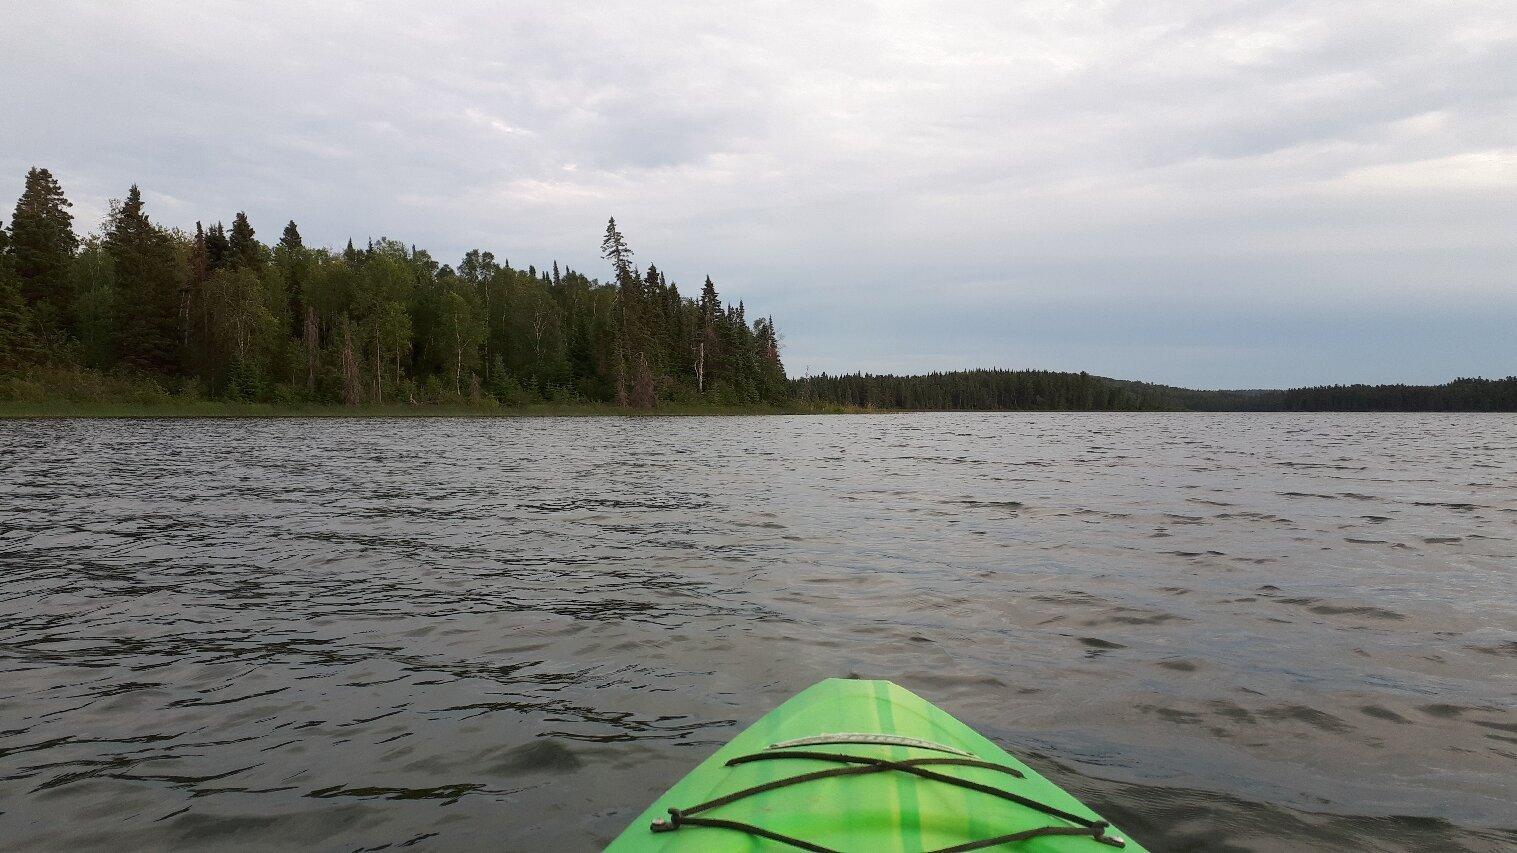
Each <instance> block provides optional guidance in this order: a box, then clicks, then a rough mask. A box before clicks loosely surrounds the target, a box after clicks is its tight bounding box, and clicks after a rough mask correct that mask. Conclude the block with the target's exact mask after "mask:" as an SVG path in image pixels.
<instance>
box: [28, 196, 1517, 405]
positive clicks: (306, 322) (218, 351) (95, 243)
mask: <svg viewBox="0 0 1517 853" xmlns="http://www.w3.org/2000/svg"><path fill="white" fill-rule="evenodd" d="M70 207H71V205H70V203H69V201H68V199H67V198H66V197H65V195H64V192H63V189H62V187H61V186H59V184H58V182H57V180H56V179H55V178H54V177H53V176H52V174H51V173H49V172H48V170H46V169H41V168H33V169H32V170H31V171H29V172H28V173H27V176H26V185H25V189H24V190H23V192H22V195H21V198H20V199H19V200H18V201H17V203H16V206H15V210H14V213H13V215H12V216H11V220H10V222H9V223H5V222H4V221H0V414H28V413H43V414H46V413H50V412H58V413H63V414H70V413H81V414H88V413H91V412H95V411H100V412H106V413H123V414H131V413H136V412H142V413H149V414H151V413H154V412H164V413H197V412H204V413H216V412H228V413H237V412H241V411H254V410H256V411H260V412H271V413H277V412H279V411H291V412H303V411H312V412H317V411H334V412H342V411H353V410H360V411H375V412H384V413H397V412H405V411H411V410H415V411H429V410H448V411H489V410H492V409H499V408H501V407H508V408H510V409H512V410H517V409H523V408H527V409H531V408H536V409H539V410H546V411H559V410H562V411H585V412H605V411H617V410H633V409H636V410H661V411H681V412H683V411H737V410H741V411H779V410H790V411H856V410H886V411H889V410H963V411H1002V410H1005V411H1012V410H1108V411H1109V410H1133V411H1166V410H1170V411H1172V410H1196V411H1361V410H1362V411H1517V377H1508V378H1506V379H1497V380H1485V379H1458V380H1455V381H1453V382H1450V383H1447V384H1444V385H1436V386H1412V385H1376V386H1367V385H1348V386H1329V387H1320V388H1297V389H1291V390H1283V391H1274V390H1269V391H1196V390H1189V389H1184V388H1175V387H1170V386H1164V385H1153V384H1148V383H1143V382H1132V381H1126V380H1117V379H1107V378H1103V377H1097V376H1090V375H1088V374H1085V373H1058V372H1051V371H1038V370H1016V371H1014V370H967V371H958V372H950V373H934V374H930V375H925V376H889V375H870V374H853V375H837V376H833V375H826V374H823V375H820V376H810V377H805V378H799V379H788V380H787V378H786V375H785V369H784V366H783V364H782V363H781V359H780V345H779V335H778V333H777V331H776V329H775V325H774V321H773V319H772V318H769V317H759V318H756V319H754V320H752V321H749V320H748V318H747V316H746V314H747V312H746V309H745V307H744V305H743V303H742V302H738V303H737V305H736V306H733V305H731V304H727V303H725V302H723V301H722V299H721V298H720V297H719V296H718V294H717V291H716V287H715V285H714V284H713V283H712V281H711V279H710V277H707V278H706V279H705V281H704V283H703V286H702V288H701V290H700V292H699V293H698V294H696V295H694V296H693V297H687V296H684V295H682V294H681V292H680V290H679V287H678V285H677V284H676V283H675V282H672V281H669V280H668V279H667V278H666V277H665V275H664V274H663V273H662V272H661V271H660V270H659V269H658V268H657V266H656V265H654V264H652V263H650V264H648V266H647V269H646V270H643V269H641V268H640V267H639V266H638V265H637V264H636V263H635V262H634V260H633V253H632V250H631V249H630V248H629V247H628V245H627V241H626V239H625V237H624V236H623V235H622V234H621V232H620V230H619V229H618V228H617V225H616V220H615V219H611V220H610V221H609V222H608V223H607V226H606V230H605V234H604V238H603V240H602V243H601V255H602V257H604V258H605V259H606V260H607V261H608V262H609V273H610V277H609V280H607V281H604V282H603V281H601V280H599V279H598V278H594V277H590V276H587V275H585V274H584V273H582V272H579V271H576V270H572V269H568V268H567V267H564V268H560V266H559V264H558V263H557V262H556V261H554V262H552V263H551V266H550V267H549V268H544V269H541V270H539V269H538V268H536V267H535V266H531V265H529V266H528V267H527V268H526V269H517V268H513V267H512V266H511V264H510V262H509V261H507V260H506V259H504V258H501V259H499V260H497V258H496V256H495V255H493V254H492V253H491V252H488V251H481V250H477V249H476V250H472V251H469V252H468V253H466V254H465V255H464V257H463V258H462V259H461V260H460V261H459V262H458V265H457V266H456V267H454V266H450V265H447V264H443V263H440V262H438V261H437V260H435V259H433V258H432V256H431V255H429V254H428V253H427V252H426V251H425V250H423V249H418V248H416V247H415V246H411V245H408V244H406V243H402V242H399V241H396V240H391V239H378V240H368V239H366V240H365V243H364V245H363V246H362V247H361V248H360V247H358V246H355V245H354V243H353V241H352V240H349V241H348V244H347V246H346V247H345V248H344V249H342V250H341V251H335V250H331V249H323V248H316V247H310V246H307V245H306V244H305V241H304V239H303V238H302V237H301V234H300V229H299V226H297V225H296V223H295V222H294V221H291V222H289V223H288V224H286V225H285V226H284V227H283V229H282V231H281V233H280V236H279V239H278V240H277V241H275V242H273V243H272V244H266V243H264V242H262V241H260V240H259V239H258V236H257V232H255V230H254V227H253V224H252V223H251V222H250V221H249V220H248V218H247V216H246V215H245V214H243V213H237V214H236V215H235V216H233V217H232V222H231V226H230V227H226V226H224V225H223V223H221V222H214V223H211V224H209V225H206V224H203V223H196V225H195V230H194V232H193V233H189V232H185V231H182V230H179V229H176V228H167V227H164V226H163V225H160V224H157V223H155V222H154V221H153V220H152V219H150V218H149V214H148V211H147V209H146V207H145V205H144V203H143V198H142V194H141V192H140V191H139V190H138V188H137V187H136V186H133V187H131V189H130V190H128V192H127V194H126V198H125V200H123V201H119V202H113V203H112V204H111V209H110V213H109V215H108V216H107V217H106V220H105V222H103V223H102V224H101V225H100V227H99V229H98V230H97V231H95V232H93V233H89V234H85V235H84V236H82V237H81V236H80V235H79V234H78V233H77V232H76V230H75V227H74V221H73V216H72V214H71V213H70V212H69V208H70ZM218 407H219V408H218Z"/></svg>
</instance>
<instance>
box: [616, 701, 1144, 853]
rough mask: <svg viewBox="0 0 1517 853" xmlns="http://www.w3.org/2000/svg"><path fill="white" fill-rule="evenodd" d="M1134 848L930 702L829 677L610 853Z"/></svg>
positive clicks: (752, 729)
mask: <svg viewBox="0 0 1517 853" xmlns="http://www.w3.org/2000/svg"><path fill="white" fill-rule="evenodd" d="M1118 848H1122V849H1125V850H1128V851H1142V850H1143V848H1142V847H1141V846H1140V845H1138V844H1136V843H1134V842H1132V841H1131V840H1129V839H1127V837H1126V835H1124V834H1123V833H1120V832H1118V831H1117V829H1116V828H1115V827H1113V826H1111V825H1110V824H1108V823H1106V821H1104V820H1102V819H1101V816H1100V815H1098V814H1096V813H1095V812H1093V811H1091V810H1090V809H1089V808H1086V807H1085V805H1084V804H1083V803H1081V802H1080V801H1079V800H1076V799H1075V798H1074V797H1072V796H1070V795H1069V794H1067V793H1065V792H1064V791H1063V790H1061V789H1060V788H1059V787H1058V786H1056V785H1054V784H1053V783H1052V782H1049V781H1048V780H1047V779H1044V778H1043V777H1042V776H1039V775H1038V774H1037V773H1036V772H1034V771H1033V770H1032V769H1031V768H1029V767H1028V766H1027V765H1025V764H1023V763H1022V762H1020V761H1018V760H1017V759H1015V758H1013V757H1012V756H1011V755H1010V754H1008V753H1007V752H1006V751H1005V750H1003V749H1001V748H1000V747H998V746H996V745H995V744H993V743H991V742H990V741H989V740H987V739H986V738H985V737H983V736H982V735H980V734H979V733H977V732H975V731H974V730H973V729H971V728H969V727H968V726H966V725H964V724H963V723H961V722H959V721H958V720H956V719H954V718H953V717H952V716H950V715H948V714H947V713H945V712H944V711H942V710H940V709H938V708H937V707H935V706H933V705H932V703H930V702H928V701H927V700H925V699H923V698H921V697H920V696H917V695H916V694H915V693H912V692H911V691H909V690H907V689H905V688H903V687H899V686H897V685H895V684H892V683H891V682H889V681H861V680H852V679H839V678H829V679H827V680H826V681H823V682H821V683H819V684H815V685H813V686H811V687H810V688H808V689H806V690H804V691H802V692H801V693H799V694H797V695H796V696H795V697H793V698H792V699H790V701H788V702H786V703H785V704H783V705H781V706H780V707H778V708H776V709H775V710H773V711H771V712H770V713H768V714H766V715H765V716H764V717H762V718H761V719H759V721H758V722H756V723H754V724H753V725H751V726H749V727H748V728H747V729H745V730H744V731H743V732H742V733H741V734H739V735H738V736H737V737H735V738H733V739H732V740H731V741H729V742H728V743H727V745H726V746H723V747H722V748H721V749H719V750H717V751H716V754H715V755H712V756H711V757H710V758H708V759H706V760H705V761H704V762H702V763H701V765H700V766H699V767H697V768H695V769H694V770H692V771H691V772H690V773H689V774H688V775H686V776H685V778H683V779H681V780H680V781H679V782H678V783H676V784H675V785H674V787H672V788H670V789H669V790H668V791H667V792H666V793H665V794H664V795H663V796H661V797H659V798H658V799H657V800H656V801H655V802H654V803H653V805H651V806H649V807H648V809H647V811H645V812H643V813H642V814H641V815H639V816H638V818H637V819H636V820H634V821H633V822H632V825H631V826H629V827H627V829H626V831H625V832H623V833H622V834H621V835H620V836H618V837H617V838H616V840H614V841H612V842H611V846H610V847H609V848H607V849H608V851H611V853H633V851H638V853H641V852H642V851H668V853H675V851H711V853H723V852H724V851H733V853H739V851H741V853H767V851H774V852H775V853H779V852H780V851H784V850H796V849H800V850H812V851H845V853H855V851H857V852H858V853H895V852H896V851H899V853H920V852H921V851H939V853H958V851H969V850H1006V851H1025V853H1080V851H1085V853H1100V851H1102V850H1106V851H1111V850H1114V849H1118Z"/></svg>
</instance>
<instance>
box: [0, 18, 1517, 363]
mask: <svg viewBox="0 0 1517 853" xmlns="http://www.w3.org/2000/svg"><path fill="white" fill-rule="evenodd" d="M6 19H7V23H6V26H5V27H4V28H0V79H3V80H4V81H6V82H5V84H4V85H3V86H0V116H3V120H0V198H3V197H13V196H14V194H15V193H16V192H19V189H20V185H21V178H22V176H23V174H24V172H25V169H26V167H27V166H29V165H32V164H33V163H37V164H45V165H48V166H49V167H51V168H53V169H54V171H55V172H56V173H58V174H59V175H60V177H61V179H62V180H63V182H64V185H65V188H66V189H67V190H68V191H69V193H70V195H71V197H72V198H74V199H75V201H76V213H78V214H79V215H80V219H81V222H82V224H85V225H93V222H94V221H95V220H97V219H98V217H99V215H100V214H101V213H103V211H104V205H105V200H106V199H107V198H110V197H112V196H118V197H119V196H120V195H122V194H123V193H124V192H125V189H126V186H127V185H128V184H130V183H132V182H138V183H140V184H142V186H143V187H144V189H145V190H149V191H150V194H149V196H148V197H149V199H150V201H151V200H161V201H162V204H161V205H158V204H156V203H155V209H156V211H157V214H158V215H159V216H160V217H161V218H163V219H164V220H165V221H170V222H171V223H172V224H177V225H182V226H190V225H192V224H193V221H194V220H195V219H229V218H230V216H231V215H232V213H234V212H235V211H237V210H239V209H246V210H248V212H249V214H250V215H251V216H252V218H253V222H254V224H255V226H256V227H258V228H259V231H260V234H261V235H263V236H266V237H267V236H272V235H274V234H277V232H278V228H279V226H280V225H281V224H282V223H283V222H284V221H285V220H287V219H290V218H294V219H296V220H297V221H299V222H300V223H301V226H302V229H303V231H304V232H305V233H306V234H307V235H308V237H309V239H312V240H316V241H322V242H326V243H329V244H333V245H341V244H342V243H344V242H346V240H347V238H348V237H349V236H352V237H355V238H357V239H358V240H359V241H362V240H363V239H364V238H365V237H368V236H378V235H382V234H383V235H391V236H396V237H399V238H401V239H404V240H406V241H408V242H414V243H416V244H417V245H420V246H426V247H429V248H431V249H432V250H433V252H434V254H436V255H437V256H439V257H441V258H444V259H448V258H455V257H457V256H459V255H461V254H462V252H463V251H465V250H467V249H469V248H473V247H476V246H478V247H481V248H488V249H492V250H494V251H495V252H496V253H497V255H500V256H505V257H510V258H511V259H512V260H513V261H519V262H520V263H521V264H523V265H525V264H526V263H536V264H538V265H539V266H541V265H544V264H546V263H548V262H550V261H552V260H553V259H555V258H557V259H558V260H560V261H564V262H567V263H570V264H572V265H574V266H576V267H580V268H584V269H587V270H592V271H593V270H596V269H598V268H599V266H600V261H599V259H598V258H597V257H596V247H597V245H598V238H599V232H600V229H601V228H602V226H603V223H604V221H605V217H606V216H607V215H610V214H615V215H616V216H617V219H618V221H619V222H620V223H622V224H623V226H624V228H625V229H626V231H627V232H628V235H629V238H630V239H631V241H632V243H633V246H634V248H635V249H636V250H637V252H638V257H639V258H640V259H642V260H644V261H655V262H657V263H658V264H659V266H660V268H663V269H666V270H667V271H668V272H670V273H671V274H673V275H674V276H675V277H676V278H677V279H678V280H680V281H681V282H684V283H686V285H687V289H688V287H689V286H691V285H693V284H694V283H696V282H699V281H700V280H701V278H702V277H704V275H706V274H708V273H709V274H711V275H712V276H713V277H714V278H715V279H716V280H717V282H718V284H719V286H721V287H722V288H723V291H724V293H727V294H730V295H732V296H733V297H734V298H736V297H742V298H743V299H745V300H746V301H747V303H748V304H749V305H750V306H751V307H753V308H754V309H755V310H758V311H762V312H764V313H769V312H771V311H772V313H774V314H775V316H776V320H777V321H778V323H779V325H780V328H781V329H782V330H783V331H785V332H786V338H787V340H786V343H787V358H788V359H789V362H790V364H791V366H792V368H793V369H795V370H797V371H798V370H800V369H802V368H803V367H804V365H806V364H810V365H811V366H812V368H813V369H814V370H820V369H828V370H838V369H854V368H861V369H872V368H873V369H878V368H882V367H889V368H891V369H911V368H912V366H913V365H918V366H920V367H922V368H941V367H945V366H949V365H951V364H953V363H962V364H966V365H968V364H980V365H983V364H995V363H1006V364H1021V365H1038V364H1042V363H1046V364H1048V366H1051V367H1053V366H1057V367H1071V368H1075V369H1078V368H1082V367H1083V368H1085V369H1089V370H1092V371H1094V372H1106V373H1112V374H1118V375H1123V376H1137V377H1146V378H1153V379H1158V380H1166V381H1174V382H1220V383H1221V384H1234V385H1257V384H1266V383H1269V382H1281V381H1300V382H1312V381H1331V380H1334V379H1344V380H1348V379H1398V378H1407V379H1418V380H1433V379H1439V378H1443V377H1445V376H1446V375H1453V374H1475V373H1485V374H1492V373H1500V372H1513V371H1517V344H1513V343H1511V338H1510V333H1509V331H1508V332H1499V331H1497V329H1498V328H1499V327H1500V325H1501V323H1505V325H1506V326H1507V327H1508V328H1509V327H1511V326H1513V325H1517V272H1514V271H1517V238H1514V236H1513V235H1514V234H1517V227H1514V226H1517V221H1514V219H1517V213H1514V211H1517V176H1514V173H1513V169H1514V166H1513V152H1514V151H1517V122H1514V121H1513V120H1512V117H1513V116H1514V115H1517V72H1514V70H1513V69H1517V7H1514V6H1513V5H1512V4H1511V3H1508V2H1501V0H1489V2H1474V0H1455V2H1439V3H1431V2H1407V3H1397V4H1385V3H1380V2H1358V1H1357V0H1347V1H1346V2H1340V3H1332V4H1299V3H1288V2H1279V3H1233V2H1224V3H1218V2H1215V0H1196V2H1152V0H1133V2H1109V3H1096V4H1068V3H1064V2H1055V1H1054V0H1035V2H1028V3H1017V4H1006V3H997V2H964V3H951V4H944V3H938V2H926V0H922V2H893V3H876V4H870V3H850V4H837V5H834V4H819V3H814V2H786V3H773V2H763V3H760V2H751V3H742V2H735V3H723V4H710V3H703V4H697V3H657V4H654V3H648V4H633V3H584V4H579V3H572V4H569V3H566V4H546V5H544V4H537V5H535V6H524V5H519V4H517V5H510V4H506V5H503V4H497V3H486V2H473V3H469V2H464V3H452V4H434V5H432V6H427V7H419V6H416V5H414V4H411V3H402V2H398V0H393V2H372V3H368V2H366V3H323V4H310V3H297V2H293V0H271V2H261V3H256V4H254V3H240V2H232V0H206V2H202V3H199V4H196V5H195V6H193V7H174V6H170V5H161V4H107V3H98V2H83V1H82V0H79V1H78V2H69V1H68V0H58V2H49V3H34V4H21V5H20V6H18V7H17V8H15V9H12V10H8V12H7V14H6ZM60 33H67V35H68V37H67V38H66V39H62V40H60V39H59V38H58V34H60ZM1476 307H1478V308H1479V310H1478V311H1474V309H1475V308H1476ZM1472 311H1474V313H1473V315H1472V313H1471V312H1472ZM1409 316H1415V317H1424V318H1427V319H1428V324H1427V329H1429V330H1436V329H1443V330H1445V331H1446V333H1447V334H1448V335H1449V336H1450V337H1449V338H1447V339H1444V338H1439V337H1437V335H1436V334H1433V333H1432V332H1431V331H1430V332H1429V333H1428V335H1432V336H1431V337H1429V336H1428V335H1422V334H1416V335H1402V336H1401V337H1400V339H1399V340H1396V341H1390V340H1388V339H1387V338H1386V337H1385V336H1384V335H1380V334H1378V333H1372V331H1371V330H1374V329H1376V328H1399V327H1398V326H1397V325H1396V324H1398V323H1401V322H1402V321H1403V320H1404V318H1406V317H1409ZM1471 316H1474V317H1475V318H1476V319H1473V320H1471V321H1470V322H1469V323H1468V324H1466V325H1465V326H1462V327H1461V326H1460V325H1459V324H1458V323H1455V322H1453V321H1452V320H1451V319H1450V318H1454V317H1460V318H1467V317H1471ZM1324 318H1338V319H1339V320H1340V321H1341V322H1339V323H1338V324H1337V326H1336V327H1335V326H1334V325H1333V324H1331V323H1324V322H1323V320H1324ZM1481 318H1486V319H1489V320H1490V322H1485V319H1481ZM1435 321H1436V322H1435ZM1377 322H1378V323H1379V324H1380V325H1379V326H1378V327H1377V325H1376V324H1377ZM965 326H974V327H975V328H976V332H975V334H974V335H962V334H956V333H955V330H956V329H960V328H963V327H965ZM1153 329H1162V330H1163V331H1162V334H1163V335H1166V336H1168V337H1167V338H1164V339H1162V340H1158V341H1156V340H1155V339H1154V337H1153V333H1151V331H1141V330H1153ZM1260 329H1269V330H1273V331H1272V332H1271V334H1272V335H1274V336H1275V338H1278V339H1280V340H1286V339H1288V340H1290V341H1291V344H1290V345H1289V346H1284V345H1279V344H1278V343H1275V344H1272V343H1271V340H1272V339H1271V338H1269V337H1268V336H1266V337H1260V336H1259V335H1258V334H1255V333H1256V332H1257V331H1258V330H1260ZM1298 330H1307V331H1310V332H1311V334H1313V335H1318V336H1319V337H1318V338H1311V337H1309V336H1308V337H1307V338H1301V337H1299V336H1298V335H1297V334H1296V331H1298ZM1456 330H1457V331H1456ZM1077 332H1078V333H1077ZM1140 332H1141V333H1140ZM1219 335H1220V336H1221V337H1222V338H1226V340H1219V339H1218V336H1219ZM1483 335H1484V336H1485V337H1482V336H1483ZM1238 342H1242V343H1238ZM1313 342H1315V344H1314V343H1313ZM1224 344H1225V345H1224ZM1314 345H1315V346H1316V348H1315V349H1314V348H1313V347H1314ZM1082 353H1083V356H1082ZM1203 362H1204V363H1203ZM1219 377H1223V378H1226V379H1225V381H1224V379H1219ZM1227 377H1230V378H1227Z"/></svg>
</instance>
